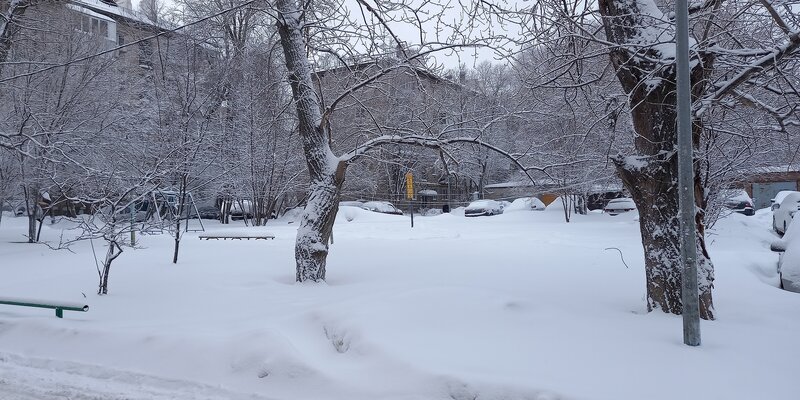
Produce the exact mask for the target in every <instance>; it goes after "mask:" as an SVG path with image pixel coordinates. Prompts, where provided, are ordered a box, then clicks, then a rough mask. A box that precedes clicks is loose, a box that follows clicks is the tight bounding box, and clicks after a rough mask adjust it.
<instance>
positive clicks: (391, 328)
mask: <svg viewBox="0 0 800 400" xmlns="http://www.w3.org/2000/svg"><path fill="white" fill-rule="evenodd" d="M461 212H462V213H463V210H461ZM462 215H463V214H462ZM770 218H771V216H770V214H769V213H768V212H766V211H765V210H762V211H759V213H758V214H757V215H756V216H754V217H745V216H741V215H738V214H736V215H732V216H730V217H728V218H726V219H724V220H722V221H720V222H719V223H718V225H717V226H716V228H715V229H714V231H713V232H712V233H711V236H710V241H711V243H712V244H711V252H712V258H713V260H714V261H715V266H716V282H715V286H716V289H715V292H714V296H715V298H714V301H715V304H716V309H717V315H718V317H719V319H718V320H717V321H714V322H702V324H701V327H702V334H703V345H702V346H701V347H699V348H691V347H688V346H685V345H683V344H682V334H681V318H680V317H679V316H670V315H665V314H663V313H661V312H654V313H646V312H645V303H644V298H643V297H644V290H645V286H644V271H643V267H642V262H643V258H642V254H641V252H642V250H641V244H640V238H639V231H638V226H637V222H636V221H635V214H631V213H629V214H623V215H619V216H616V217H610V216H608V215H603V214H590V215H587V216H575V217H574V219H573V221H572V222H570V223H569V224H566V223H564V222H563V216H562V215H561V213H560V212H558V210H556V211H545V212H533V211H513V212H506V213H505V214H503V215H500V216H495V217H480V218H464V217H463V216H460V215H458V212H455V213H454V214H445V215H439V216H433V217H419V216H418V217H416V218H415V225H416V226H415V227H414V228H413V229H412V228H411V227H410V224H409V219H408V217H403V216H393V215H381V214H376V213H371V212H368V211H364V210H360V209H355V208H344V209H343V210H341V211H340V215H339V218H338V219H337V223H336V226H335V230H334V239H335V244H334V245H333V246H332V250H331V251H332V252H331V255H330V257H329V261H328V282H327V283H325V284H296V283H295V282H294V265H293V259H294V257H293V246H294V236H295V232H296V226H295V224H290V223H288V222H289V220H287V219H284V220H278V221H271V222H270V224H269V226H267V227H262V228H245V227H244V226H243V225H241V223H239V224H238V225H237V224H234V225H230V226H223V225H219V224H217V223H215V222H206V228H207V232H206V233H223V232H225V233H232V232H246V233H258V232H270V233H273V234H274V235H275V236H276V239H275V240H273V241H262V240H259V241H200V240H198V238H197V235H198V233H196V232H195V233H189V234H188V235H187V236H186V238H185V239H184V242H183V244H182V250H181V260H180V262H179V263H178V264H177V265H173V264H171V263H170V261H171V255H172V248H171V241H170V236H169V235H167V234H164V235H148V236H142V237H140V239H141V244H142V247H143V248H141V249H136V250H130V249H126V251H125V253H123V254H122V256H120V258H119V259H118V260H117V261H116V262H115V263H114V266H113V267H112V270H111V274H110V284H109V295H107V296H102V297H101V296H97V295H96V294H95V292H96V286H97V271H96V267H95V261H94V257H93V255H92V254H93V252H92V247H91V243H89V242H83V243H80V244H78V245H76V246H75V247H73V249H72V251H73V252H67V251H53V250H50V249H48V248H47V247H45V246H43V245H29V244H24V243H17V242H21V241H24V237H23V236H22V235H23V234H24V233H25V221H24V220H23V219H22V218H13V217H10V216H9V215H6V216H4V218H3V219H2V224H0V296H2V297H25V298H43V299H52V300H63V301H78V302H82V301H85V302H87V304H89V305H90V307H91V309H90V310H89V312H87V313H76V312H69V311H66V312H65V313H64V318H63V319H57V318H55V316H54V315H53V314H54V313H53V311H52V310H45V309H33V308H23V307H12V306H3V305H0V399H3V400H16V399H37V400H38V399H104V400H108V399H348V400H351V399H365V400H366V399H370V400H373V399H397V400H400V399H403V400H410V399H455V400H462V399H470V400H474V399H529V400H533V399H539V400H544V399H548V400H552V399H586V400H589V399H597V400H601V399H602V400H643V399H647V400H660V399H664V400H678V399H702V400H714V399H720V400H721V399H725V400H734V399H771V400H781V399H786V400H790V399H791V400H796V399H798V398H800V387H798V386H797V384H796V382H797V372H796V371H797V364H798V362H800V348H799V347H798V346H797V337H798V334H799V333H800V295H798V294H796V293H789V292H785V291H782V290H779V289H778V288H777V287H776V286H777V282H778V280H777V275H776V273H775V264H776V260H777V256H776V255H775V254H774V253H771V252H770V251H769V243H770V241H771V240H773V239H774V236H773V234H772V233H771V232H770V231H769V227H770ZM64 225H65V224H64V223H63V222H62V223H58V224H56V225H53V226H46V227H45V228H44V231H43V238H44V239H45V240H48V241H52V242H55V241H57V240H58V237H59V235H60V227H63V226H64ZM94 246H95V251H96V252H97V254H98V257H102V255H103V254H104V250H105V249H104V248H102V243H100V242H95V243H94ZM612 247H615V248H618V249H619V250H620V251H621V252H622V254H623V255H624V259H625V262H626V263H627V264H628V265H629V266H630V268H627V267H626V266H625V265H624V264H623V262H622V261H621V260H620V254H619V252H618V251H617V250H613V249H612V250H607V249H608V248H612ZM82 293H83V294H85V296H86V298H85V299H84V297H83V296H84V295H83V294H82Z"/></svg>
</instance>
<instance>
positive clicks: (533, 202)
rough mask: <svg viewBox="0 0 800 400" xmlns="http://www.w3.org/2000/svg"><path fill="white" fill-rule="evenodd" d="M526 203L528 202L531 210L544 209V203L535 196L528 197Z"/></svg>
mask: <svg viewBox="0 0 800 400" xmlns="http://www.w3.org/2000/svg"><path fill="white" fill-rule="evenodd" d="M528 203H529V204H530V208H531V210H536V211H544V209H545V207H546V206H545V205H544V202H542V201H541V200H539V199H538V198H536V197H528Z"/></svg>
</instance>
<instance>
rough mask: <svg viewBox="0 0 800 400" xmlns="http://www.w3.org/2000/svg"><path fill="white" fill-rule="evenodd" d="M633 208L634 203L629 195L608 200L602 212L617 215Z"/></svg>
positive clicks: (634, 208)
mask: <svg viewBox="0 0 800 400" xmlns="http://www.w3.org/2000/svg"><path fill="white" fill-rule="evenodd" d="M634 210H636V203H634V202H633V199H631V198H629V197H622V198H619V199H612V200H609V202H608V204H606V206H605V207H603V212H606V213H608V215H617V214H622V213H625V212H628V211H634Z"/></svg>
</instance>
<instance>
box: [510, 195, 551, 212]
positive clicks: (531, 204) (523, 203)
mask: <svg viewBox="0 0 800 400" xmlns="http://www.w3.org/2000/svg"><path fill="white" fill-rule="evenodd" d="M544 209H545V205H544V203H542V201H541V200H539V199H537V198H536V197H520V198H519V199H516V200H514V201H513V202H511V205H510V206H507V207H503V211H519V210H534V211H544Z"/></svg>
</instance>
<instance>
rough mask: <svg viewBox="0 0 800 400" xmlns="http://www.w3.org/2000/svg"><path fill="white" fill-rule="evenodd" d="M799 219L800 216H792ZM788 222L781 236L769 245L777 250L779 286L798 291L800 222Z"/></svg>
mask: <svg viewBox="0 0 800 400" xmlns="http://www.w3.org/2000/svg"><path fill="white" fill-rule="evenodd" d="M793 219H800V217H793ZM794 222H795V223H792V224H789V227H788V228H787V229H786V233H785V234H784V235H783V238H781V239H779V240H776V241H775V242H773V243H772V244H771V245H770V250H772V251H775V252H778V253H779V255H778V278H779V279H780V287H781V288H783V289H786V290H789V291H792V292H798V293H800V223H797V221H794Z"/></svg>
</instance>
